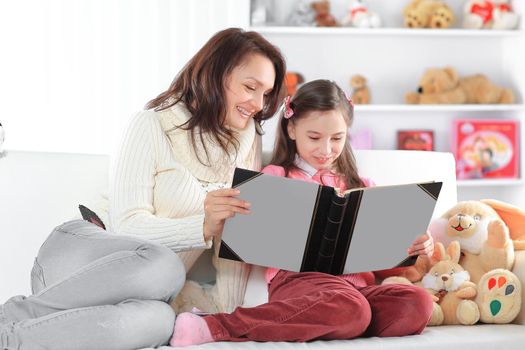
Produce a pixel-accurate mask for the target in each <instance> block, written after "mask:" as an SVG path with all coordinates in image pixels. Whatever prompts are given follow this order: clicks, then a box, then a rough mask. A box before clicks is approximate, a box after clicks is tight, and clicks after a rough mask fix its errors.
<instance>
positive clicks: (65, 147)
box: [0, 0, 249, 154]
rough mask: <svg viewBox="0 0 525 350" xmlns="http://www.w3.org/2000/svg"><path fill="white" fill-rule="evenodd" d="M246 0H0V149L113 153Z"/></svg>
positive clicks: (234, 23)
mask: <svg viewBox="0 0 525 350" xmlns="http://www.w3.org/2000/svg"><path fill="white" fill-rule="evenodd" d="M248 11H249V1H247V0H226V1H214V0H199V1H192V0H45V1H41V0H17V1H2V2H0V47H1V49H2V54H1V55H0V96H1V97H0V106H1V109H2V113H0V122H1V123H2V124H3V126H4V129H5V130H6V141H5V148H7V149H18V150H38V151H57V152H79V153H103V154H107V153H111V151H112V150H114V147H115V145H116V144H118V141H119V139H120V134H121V132H122V130H123V128H124V127H125V125H126V124H127V121H128V120H129V118H131V116H132V115H133V113H135V112H136V111H138V110H140V109H142V108H143V106H144V105H145V104H146V102H148V101H149V100H150V99H152V98H154V97H156V96H157V95H158V94H159V93H160V92H162V91H164V90H165V89H166V88H167V87H168V85H169V84H170V83H171V81H172V79H173V78H174V76H175V75H176V73H177V72H178V71H179V70H180V69H181V68H182V66H183V65H184V63H185V62H186V61H187V60H188V59H189V58H190V57H191V56H192V55H193V54H194V53H195V52H196V51H197V50H198V49H199V48H200V47H201V46H202V44H203V43H204V42H205V41H206V40H207V39H208V38H209V37H210V36H211V35H212V34H213V33H215V32H217V31H218V30H220V29H224V28H227V27H246V26H247V25H248V15H247V13H248Z"/></svg>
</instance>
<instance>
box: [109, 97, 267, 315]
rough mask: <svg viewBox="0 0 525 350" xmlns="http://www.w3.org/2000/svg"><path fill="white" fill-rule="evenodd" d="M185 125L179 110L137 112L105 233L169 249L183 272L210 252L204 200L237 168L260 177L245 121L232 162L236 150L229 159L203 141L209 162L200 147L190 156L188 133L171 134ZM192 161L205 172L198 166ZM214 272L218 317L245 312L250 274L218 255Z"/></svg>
mask: <svg viewBox="0 0 525 350" xmlns="http://www.w3.org/2000/svg"><path fill="white" fill-rule="evenodd" d="M190 117H191V115H190V113H189V112H188V110H187V109H186V108H185V107H184V105H182V104H181V103H179V104H177V105H175V106H173V107H171V108H169V109H166V110H163V111H160V112H154V111H143V112H140V113H139V114H138V115H137V116H136V117H135V118H134V119H133V120H132V122H131V124H130V126H129V128H128V130H127V132H126V134H125V136H124V140H123V143H122V145H121V148H120V151H119V154H118V156H117V159H116V164H115V167H114V175H113V177H112V181H111V191H110V196H109V197H110V210H109V228H110V230H112V231H114V232H116V233H120V234H129V235H135V236H140V237H142V238H145V239H149V240H152V241H156V242H158V243H161V244H163V245H165V246H167V247H169V248H171V249H172V250H174V251H175V252H178V253H179V255H180V256H181V258H182V260H183V262H184V265H185V267H186V271H188V270H189V269H190V268H191V267H192V265H193V263H194V262H195V261H196V260H197V258H198V257H199V256H200V254H201V253H202V252H203V249H205V248H210V247H211V246H212V242H211V241H210V242H205V241H204V235H203V220H204V208H203V207H204V206H203V203H204V198H205V196H206V193H207V192H208V191H210V190H214V189H217V188H221V187H229V186H230V184H231V180H232V178H233V170H234V168H235V167H236V166H238V167H242V168H248V169H259V168H260V152H261V150H260V136H259V135H257V133H256V132H255V123H254V121H253V120H250V123H249V125H248V127H247V128H246V129H245V130H237V131H236V133H237V136H236V138H237V140H238V141H239V148H238V153H237V156H235V151H234V150H233V148H232V150H231V152H229V154H226V153H225V152H224V151H223V150H222V149H221V148H220V147H219V146H218V145H217V144H216V142H214V141H213V140H212V139H211V138H207V139H206V142H207V143H206V145H207V151H208V154H209V162H208V160H207V158H206V155H205V153H204V151H203V148H202V146H201V145H199V144H198V145H197V150H196V151H195V150H194V149H193V147H192V145H191V141H190V138H189V136H190V132H189V131H185V130H182V129H180V128H177V127H176V126H177V125H181V124H183V123H184V122H186V121H187V120H188V119H189V118H190ZM197 140H198V138H197ZM197 154H199V156H200V159H201V160H202V161H203V162H205V163H206V164H210V165H209V166H208V165H203V164H201V163H200V162H199V160H198V158H197ZM207 162H208V163H207ZM216 243H217V242H216ZM216 243H215V246H216V248H217V247H218V244H216ZM216 252H217V249H216ZM213 264H214V265H215V268H216V269H217V276H216V287H215V289H214V291H215V292H214V294H215V295H214V296H213V299H214V302H215V304H217V305H216V306H217V309H218V310H219V311H225V312H229V311H232V310H233V309H234V308H235V307H236V306H238V305H240V304H242V301H243V298H244V292H245V290H246V282H247V279H248V275H249V266H248V265H246V264H242V263H236V262H233V261H229V260H223V259H218V258H217V257H216V254H215V258H214V259H213Z"/></svg>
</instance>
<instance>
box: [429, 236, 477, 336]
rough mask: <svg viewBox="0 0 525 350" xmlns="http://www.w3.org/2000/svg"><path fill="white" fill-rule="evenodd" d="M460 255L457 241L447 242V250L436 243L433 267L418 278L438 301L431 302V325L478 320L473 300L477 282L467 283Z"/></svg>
mask: <svg viewBox="0 0 525 350" xmlns="http://www.w3.org/2000/svg"><path fill="white" fill-rule="evenodd" d="M447 253H448V254H447ZM460 255H461V252H460V246H459V243H458V241H453V242H452V243H450V245H449V246H448V247H447V250H446V252H445V247H444V246H443V244H441V243H439V242H438V243H436V244H435V247H434V255H433V256H432V260H433V266H432V267H431V268H430V270H429V271H428V272H427V274H426V275H425V276H424V277H423V280H422V281H421V286H422V287H423V288H426V289H427V290H428V291H429V293H430V294H431V295H434V296H436V297H438V301H437V302H436V301H434V309H433V312H432V318H431V320H430V322H429V325H430V326H438V325H442V324H443V325H445V324H463V325H473V324H474V323H476V322H478V320H479V317H480V313H479V308H478V305H477V304H476V303H475V302H474V301H473V299H474V297H475V296H476V294H477V290H476V285H475V284H474V283H472V282H470V275H469V273H468V272H467V271H465V270H464V269H463V268H462V267H461V265H459V263H458V262H459V258H460Z"/></svg>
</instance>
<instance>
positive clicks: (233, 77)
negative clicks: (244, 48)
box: [224, 54, 275, 130]
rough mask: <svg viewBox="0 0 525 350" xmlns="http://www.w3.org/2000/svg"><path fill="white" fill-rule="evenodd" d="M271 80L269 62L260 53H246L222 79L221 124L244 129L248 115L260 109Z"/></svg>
mask: <svg viewBox="0 0 525 350" xmlns="http://www.w3.org/2000/svg"><path fill="white" fill-rule="evenodd" d="M274 82H275V69H274V67H273V64H272V61H270V60H269V59H268V58H267V57H265V56H263V55H260V54H253V55H250V56H248V57H247V58H246V59H245V60H244V62H243V63H242V64H240V65H239V66H237V67H235V68H234V69H233V71H232V72H231V74H230V75H229V76H228V77H227V78H226V82H225V93H226V118H225V120H224V124H225V125H226V126H228V127H230V128H234V129H241V130H242V129H244V128H246V126H247V125H248V121H249V120H250V118H252V117H253V116H254V115H255V114H256V113H257V112H259V111H260V110H262V108H263V106H264V103H265V100H266V95H267V94H268V93H269V92H270V91H271V90H272V88H273V85H274Z"/></svg>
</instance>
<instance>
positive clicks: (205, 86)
mask: <svg viewBox="0 0 525 350" xmlns="http://www.w3.org/2000/svg"><path fill="white" fill-rule="evenodd" d="M251 54H261V55H263V56H265V57H267V58H268V59H269V60H270V61H271V62H272V64H273V67H274V69H275V81H274V85H273V89H272V90H271V92H270V93H269V94H268V95H267V97H266V98H265V101H264V107H263V109H262V110H261V111H259V112H258V113H256V114H255V116H254V119H255V121H256V122H258V123H260V122H261V121H263V120H266V119H268V118H270V117H271V116H273V115H274V114H275V112H276V110H277V107H278V103H279V99H280V94H281V88H282V85H283V80H284V75H285V72H286V64H285V61H284V58H283V56H282V54H281V52H280V51H279V49H278V48H276V47H275V46H273V45H272V44H271V43H270V42H268V41H267V40H266V39H264V38H263V37H262V36H261V35H260V34H258V33H256V32H246V31H244V30H242V29H239V28H229V29H225V30H222V31H220V32H218V33H216V34H215V35H214V36H213V37H212V38H211V39H210V40H208V42H207V43H206V44H204V46H203V47H202V48H201V49H200V50H199V51H198V52H197V53H196V54H195V56H193V58H191V60H190V61H189V62H188V63H187V64H186V66H185V67H184V68H183V69H182V70H181V71H180V72H179V74H178V75H177V76H176V77H175V79H174V80H173V82H172V83H171V85H170V87H169V89H168V90H166V91H164V92H163V93H161V94H160V95H159V96H157V97H156V98H154V99H153V100H151V101H149V102H148V104H147V105H146V108H147V109H154V110H155V111H161V110H164V109H167V108H170V107H171V106H173V105H175V104H176V103H178V102H183V103H184V104H185V106H186V108H187V109H188V111H189V112H190V114H191V115H192V117H191V118H190V120H188V121H187V122H186V123H184V124H183V125H179V126H178V127H180V128H182V129H184V130H191V131H193V130H195V129H196V128H198V135H197V133H196V132H191V133H190V134H191V142H192V145H193V148H194V149H195V148H196V138H197V137H198V138H199V140H200V142H201V144H202V146H203V148H204V151H205V153H206V157H208V151H207V148H206V142H205V141H204V138H203V135H204V134H207V135H210V136H211V137H212V139H213V140H214V141H216V142H217V144H218V145H219V146H220V147H221V148H222V149H223V150H224V151H225V152H229V151H230V150H229V145H230V144H233V145H234V147H235V150H236V151H237V149H238V144H237V140H236V139H235V136H234V133H233V132H232V131H231V130H229V129H228V128H226V127H225V125H224V124H223V121H224V118H225V116H226V101H225V80H226V78H227V77H228V75H229V74H230V73H231V72H232V71H233V69H234V68H235V67H237V66H239V65H240V64H242V63H243V62H244V60H245V59H247V58H248V56H249V55H251ZM199 161H200V162H201V163H203V164H204V162H203V160H202V159H199Z"/></svg>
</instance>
